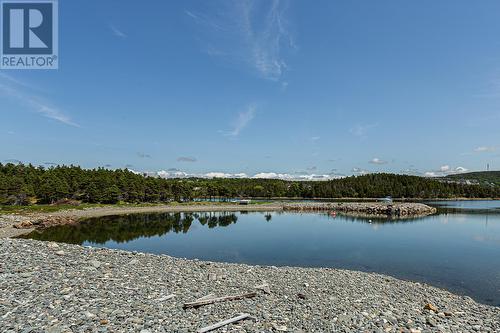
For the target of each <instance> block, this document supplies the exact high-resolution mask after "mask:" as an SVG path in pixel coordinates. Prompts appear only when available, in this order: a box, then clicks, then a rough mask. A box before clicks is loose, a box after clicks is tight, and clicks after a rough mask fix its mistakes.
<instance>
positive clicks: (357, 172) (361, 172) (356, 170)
mask: <svg viewBox="0 0 500 333" xmlns="http://www.w3.org/2000/svg"><path fill="white" fill-rule="evenodd" d="M351 172H352V173H354V174H355V175H358V176H362V175H367V174H369V173H370V171H368V170H364V169H361V168H352V170H351Z"/></svg>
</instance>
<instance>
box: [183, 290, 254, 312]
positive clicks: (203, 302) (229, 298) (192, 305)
mask: <svg viewBox="0 0 500 333" xmlns="http://www.w3.org/2000/svg"><path fill="white" fill-rule="evenodd" d="M255 296H257V293H256V292H251V293H246V294H241V295H233V296H223V297H216V298H209V299H205V300H201V301H194V302H189V303H184V305H183V306H182V308H183V309H189V308H198V307H200V306H203V305H208V304H213V303H219V302H225V301H236V300H240V299H244V298H252V297H255Z"/></svg>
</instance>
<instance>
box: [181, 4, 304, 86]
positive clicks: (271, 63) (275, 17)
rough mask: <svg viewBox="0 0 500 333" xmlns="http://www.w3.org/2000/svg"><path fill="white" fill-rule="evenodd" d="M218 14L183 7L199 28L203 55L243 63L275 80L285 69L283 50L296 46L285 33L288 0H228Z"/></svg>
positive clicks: (288, 33)
mask: <svg viewBox="0 0 500 333" xmlns="http://www.w3.org/2000/svg"><path fill="white" fill-rule="evenodd" d="M221 6H228V8H224V10H221V11H220V12H218V13H219V14H218V15H207V14H205V13H203V12H195V11H190V10H186V11H185V14H186V15H187V16H188V17H189V18H190V19H192V20H193V21H195V22H196V23H197V24H198V25H200V27H202V28H203V31H202V32H201V33H202V34H204V35H205V36H204V37H203V38H201V40H202V43H205V44H206V46H204V48H205V50H206V52H207V54H209V55H211V56H217V57H223V58H226V59H227V60H228V62H230V63H235V62H236V63H244V64H246V65H248V66H249V67H250V68H252V69H253V70H254V71H255V72H256V73H257V74H258V75H259V76H260V77H262V78H265V79H269V80H273V81H279V80H280V79H281V77H282V75H283V74H284V72H285V71H286V70H287V69H288V66H287V64H286V62H285V59H284V58H285V57H284V52H283V51H284V49H285V48H287V49H295V48H297V46H296V43H295V41H294V39H293V37H292V35H291V33H290V32H289V28H288V26H289V22H288V19H287V9H288V1H283V0H272V1H250V0H243V1H231V2H227V3H221Z"/></svg>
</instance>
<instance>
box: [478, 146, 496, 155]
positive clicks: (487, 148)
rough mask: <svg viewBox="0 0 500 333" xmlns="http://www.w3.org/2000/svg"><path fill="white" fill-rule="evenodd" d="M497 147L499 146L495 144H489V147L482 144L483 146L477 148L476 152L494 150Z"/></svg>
mask: <svg viewBox="0 0 500 333" xmlns="http://www.w3.org/2000/svg"><path fill="white" fill-rule="evenodd" d="M496 149H497V147H495V146H489V147H486V146H481V147H477V148H475V149H474V151H475V152H476V153H483V152H493V151H495V150H496Z"/></svg>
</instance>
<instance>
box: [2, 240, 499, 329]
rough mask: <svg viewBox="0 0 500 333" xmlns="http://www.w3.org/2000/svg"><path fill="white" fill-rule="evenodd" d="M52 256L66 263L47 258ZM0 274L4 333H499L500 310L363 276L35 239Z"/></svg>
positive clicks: (8, 254)
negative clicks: (208, 332)
mask: <svg viewBox="0 0 500 333" xmlns="http://www.w3.org/2000/svg"><path fill="white" fill-rule="evenodd" d="M56 250H57V252H59V251H62V252H63V255H62V256H61V255H51V254H55V253H56V252H54V251H56ZM132 258H137V260H136V261H135V262H132V261H133V259H132ZM131 263H132V264H131ZM0 271H1V274H0V313H1V315H0V327H1V329H0V331H2V332H4V331H5V332H16V333H17V332H24V331H26V332H48V331H54V332H55V331H60V332H70V331H72V332H75V333H76V332H143V333H146V332H168V333H170V332H175V333H178V332H196V331H197V330H198V329H200V328H202V327H206V326H208V325H212V324H214V323H217V322H220V321H223V320H227V319H229V318H232V317H235V316H237V315H238V314H240V313H248V314H250V315H251V316H252V317H253V318H255V319H248V320H244V321H241V322H238V323H235V324H231V325H227V326H225V327H223V328H221V329H219V330H218V331H219V332H262V333H272V332H297V333H299V332H382V333H383V332H404V333H408V332H410V333H424V332H429V333H434V332H474V331H477V332H500V324H499V321H498V318H500V309H499V308H498V307H493V306H488V305H484V304H479V303H476V302H475V301H473V300H471V299H470V298H464V297H461V296H457V295H454V294H452V293H450V292H448V291H445V290H442V289H439V288H435V287H432V286H429V285H426V284H423V283H414V282H411V281H403V280H398V279H395V278H392V277H388V276H385V275H381V274H373V273H363V272H357V271H348V270H338V269H325V268H300V267H267V266H249V265H244V264H226V263H214V262H212V263H208V262H203V261H195V260H187V259H177V258H172V257H169V256H159V255H153V254H147V253H145V254H139V253H136V254H132V253H131V252H127V251H122V250H108V249H97V248H86V247H82V246H79V245H72V244H64V243H58V245H57V247H51V246H49V243H47V242H41V241H35V240H30V239H0ZM210 274H212V275H216V277H217V278H216V279H215V280H213V279H212V280H210V279H209V276H210ZM219 277H221V278H219ZM264 281H265V283H266V284H267V285H269V286H270V289H271V290H272V293H269V294H268V293H265V292H261V291H258V290H257V295H256V296H255V297H252V298H245V299H240V300H233V301H226V302H219V303H216V304H211V305H206V306H202V307H199V308H196V309H187V310H184V309H183V304H184V303H186V302H192V301H194V300H196V299H198V298H200V297H203V296H206V295H210V294H215V295H217V296H218V297H221V296H228V295H240V294H245V293H249V292H255V291H256V289H255V286H262V285H263V284H264ZM174 294H175V295H176V296H175V297H167V296H169V295H174ZM301 294H302V295H304V296H305V299H304V298H302V297H299V295H301ZM426 304H431V305H432V306H433V307H434V308H435V309H436V310H437V306H435V304H438V305H439V308H441V309H452V310H453V315H452V316H448V315H447V313H448V312H449V313H451V311H450V310H440V311H432V310H430V309H425V308H424V307H425V306H424V305H426ZM443 315H444V317H443Z"/></svg>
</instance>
